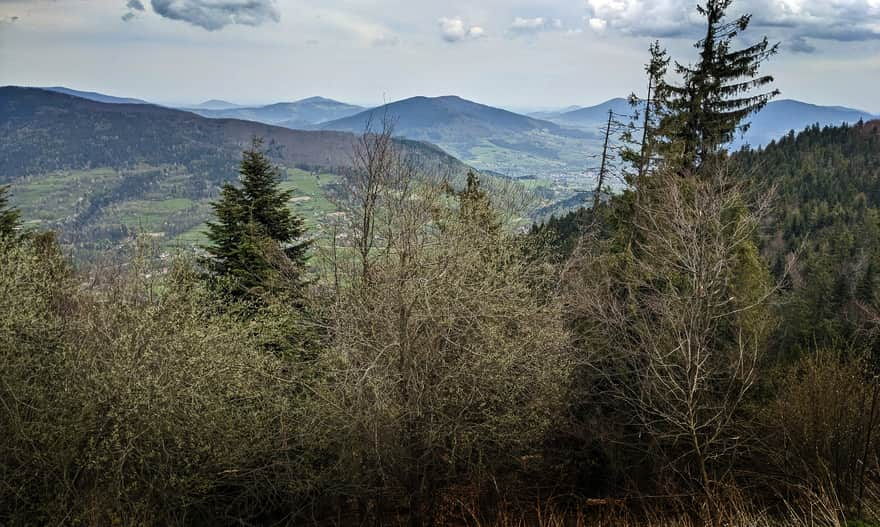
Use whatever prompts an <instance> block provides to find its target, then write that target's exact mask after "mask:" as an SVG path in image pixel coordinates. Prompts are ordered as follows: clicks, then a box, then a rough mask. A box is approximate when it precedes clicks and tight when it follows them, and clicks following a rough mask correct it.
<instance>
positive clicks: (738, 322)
mask: <svg viewBox="0 0 880 527" xmlns="http://www.w3.org/2000/svg"><path fill="white" fill-rule="evenodd" d="M640 206H641V207H642V210H640V211H639V215H638V218H639V220H640V221H639V223H638V224H637V225H636V229H637V231H638V232H637V234H638V235H637V237H636V241H635V243H634V246H633V247H632V251H631V252H624V253H618V254H614V255H613V256H612V254H613V253H609V252H607V251H605V252H602V251H597V250H596V249H595V247H594V246H592V245H591V244H590V243H585V244H583V247H584V249H583V250H582V252H581V255H580V256H579V257H578V258H576V259H575V260H574V261H573V263H572V268H571V269H570V270H569V271H568V275H569V277H570V283H571V285H572V289H571V291H570V294H569V305H570V308H571V313H572V316H573V318H574V319H575V320H577V321H578V322H579V326H580V327H581V328H582V333H581V336H582V338H583V346H584V348H585V350H586V353H587V362H588V363H589V364H592V365H594V374H595V376H596V377H597V378H599V379H601V383H600V384H601V385H602V386H604V387H605V388H606V389H608V390H609V391H610V392H611V394H612V395H613V396H614V397H615V399H616V400H617V401H618V402H619V403H621V407H622V408H624V409H626V411H627V416H626V417H625V420H627V421H629V422H630V423H634V424H635V425H636V426H637V427H638V428H639V430H641V431H642V433H645V434H647V435H648V436H649V437H650V438H651V440H652V441H653V442H654V445H655V447H656V448H658V449H659V452H655V453H656V454H661V455H662V456H663V458H665V459H667V460H668V463H669V466H670V467H672V468H674V469H676V470H677V471H679V472H680V473H681V474H682V475H683V476H684V477H685V479H686V480H688V481H694V482H699V485H700V486H701V487H702V488H703V489H704V490H705V491H706V492H707V493H708V492H711V488H712V487H713V484H714V483H715V482H716V481H717V478H718V477H721V476H723V472H724V470H725V469H726V468H727V467H728V466H729V465H728V462H729V460H730V459H731V456H732V455H733V454H734V453H735V452H737V451H738V449H739V448H740V447H741V446H742V445H741V441H740V438H739V436H738V434H737V431H736V430H735V427H734V426H733V425H734V421H735V418H736V416H737V413H738V411H739V409H740V407H741V404H742V402H743V400H744V398H745V397H746V395H747V394H748V392H749V390H750V389H751V388H752V386H753V385H754V382H755V380H756V376H757V364H758V361H759V358H760V356H761V353H762V351H763V349H764V344H765V342H764V341H765V339H766V336H767V334H768V331H769V329H770V323H771V317H770V316H769V314H768V311H767V310H766V306H767V301H768V299H769V297H770V295H771V293H772V292H773V290H774V286H773V285H772V284H771V283H770V280H769V278H768V274H767V273H766V271H765V269H764V267H763V264H762V262H761V261H760V258H759V257H758V255H757V250H756V248H755V245H754V244H753V243H752V239H753V236H754V234H755V231H756V229H757V228H758V226H759V222H760V218H761V217H762V215H763V214H765V213H766V211H767V208H768V206H769V200H766V199H764V200H761V201H755V202H751V203H750V202H748V201H747V200H746V193H745V192H744V191H743V188H742V187H741V186H740V185H738V184H735V183H734V182H733V180H732V179H731V178H729V177H727V176H726V175H725V174H724V171H723V169H719V170H718V171H717V172H716V173H715V177H713V178H711V179H710V178H704V179H703V180H699V181H697V180H681V179H680V178H679V179H678V180H676V178H666V179H665V180H664V181H663V182H662V184H661V185H658V186H657V189H656V190H655V192H654V193H652V194H651V195H650V196H648V198H647V199H643V200H642V202H641V205H640ZM590 247H593V248H592V249H591V248H590Z"/></svg>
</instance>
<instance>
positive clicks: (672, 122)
mask: <svg viewBox="0 0 880 527" xmlns="http://www.w3.org/2000/svg"><path fill="white" fill-rule="evenodd" d="M732 3H733V0H708V1H707V2H706V4H705V5H704V6H702V5H701V6H697V11H698V12H699V13H700V14H701V15H702V16H703V17H705V19H706V36H705V37H704V38H702V39H701V40H699V41H698V42H697V43H696V44H695V45H694V47H696V48H697V49H699V50H700V59H699V61H698V62H697V64H696V65H683V64H680V63H678V62H676V63H675V72H676V73H677V74H678V75H679V76H680V77H681V80H682V84H681V85H680V86H676V85H673V84H666V83H661V84H660V85H659V86H658V94H660V95H662V97H661V98H667V99H668V102H667V104H668V108H667V112H665V113H666V115H665V116H664V118H663V120H662V122H661V135H663V136H665V140H666V141H665V148H664V150H665V152H664V157H665V159H666V161H668V162H673V163H676V164H677V165H678V166H679V168H680V169H681V170H682V171H684V172H689V171H692V170H694V169H696V168H699V167H700V166H701V165H702V164H703V163H704V162H705V161H706V160H708V159H710V158H711V157H713V156H714V155H716V154H717V153H718V152H719V151H720V149H721V148H722V147H723V146H724V145H725V144H726V143H728V142H730V141H731V140H732V139H733V138H734V136H735V134H736V132H737V130H739V131H742V132H745V131H746V130H747V129H748V124H743V120H744V119H745V118H746V117H748V116H749V115H751V114H752V113H755V112H757V111H759V110H761V109H762V108H763V107H764V106H765V105H766V104H767V103H768V102H769V101H770V100H771V99H773V98H774V97H775V96H777V95H778V94H779V91H778V90H772V91H767V92H762V93H757V94H754V90H757V89H760V88H763V87H765V86H767V85H769V84H770V83H772V82H773V77H772V76H770V75H759V69H760V67H761V65H762V64H763V62H764V61H765V60H767V59H768V58H769V57H771V56H772V55H774V54H775V53H776V52H777V51H778V49H779V44H774V45H772V46H771V45H770V44H769V42H768V41H767V38H766V37H764V38H763V39H761V40H760V41H759V42H757V43H755V44H752V45H750V46H747V47H745V48H743V49H733V41H734V39H735V38H736V37H737V36H738V35H739V34H740V33H742V32H743V31H745V30H746V29H747V28H748V26H749V22H750V21H751V15H750V14H746V15H742V16H740V17H739V18H737V19H735V20H733V21H728V20H727V19H726V11H727V9H728V8H729V7H730V5H731V4H732Z"/></svg>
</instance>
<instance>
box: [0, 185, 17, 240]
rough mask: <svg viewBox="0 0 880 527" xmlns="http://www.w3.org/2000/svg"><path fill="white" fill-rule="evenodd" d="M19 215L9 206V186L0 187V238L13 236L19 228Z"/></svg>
mask: <svg viewBox="0 0 880 527" xmlns="http://www.w3.org/2000/svg"><path fill="white" fill-rule="evenodd" d="M20 220H21V213H20V212H19V211H18V209H16V208H15V207H13V206H12V205H10V204H9V186H8V185H6V186H0V238H8V237H11V236H13V235H15V233H16V231H17V230H18V228H19V227H20V226H21V221H20Z"/></svg>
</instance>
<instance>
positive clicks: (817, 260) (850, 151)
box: [733, 123, 880, 357]
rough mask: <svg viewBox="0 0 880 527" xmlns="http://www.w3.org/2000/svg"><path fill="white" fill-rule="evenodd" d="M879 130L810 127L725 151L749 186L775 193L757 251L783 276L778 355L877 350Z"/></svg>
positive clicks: (777, 335) (858, 127)
mask: <svg viewBox="0 0 880 527" xmlns="http://www.w3.org/2000/svg"><path fill="white" fill-rule="evenodd" d="M878 128H880V127H878V126H876V125H875V124H871V123H869V124H861V125H857V126H855V127H848V126H843V127H835V128H825V129H820V128H818V127H811V128H809V129H807V130H805V131H803V132H801V133H800V134H798V135H796V136H795V135H794V134H793V133H792V134H790V135H789V136H787V137H785V138H783V139H781V140H780V141H778V142H774V143H771V144H770V145H769V146H768V147H767V148H766V149H764V150H758V151H752V150H745V151H742V152H738V153H737V154H735V155H734V156H733V162H734V163H735V164H736V165H738V167H739V168H738V170H741V171H742V173H743V174H745V175H746V176H747V177H748V178H749V179H750V180H751V181H753V182H754V184H755V186H756V187H759V188H774V189H775V192H776V207H775V208H776V212H775V214H774V218H773V222H772V223H771V224H769V225H768V226H767V227H768V229H767V233H766V236H765V237H764V239H763V242H762V247H761V249H762V253H763V256H764V257H765V258H766V259H767V261H769V262H770V263H771V267H772V268H773V269H774V272H775V275H776V278H777V279H781V278H786V286H787V287H786V291H785V296H784V299H783V302H782V303H781V305H780V308H779V316H780V317H781V318H782V320H783V323H782V325H781V326H780V328H779V330H778V331H777V333H776V335H775V340H776V343H777V345H776V348H777V349H779V350H780V355H783V356H788V357H796V356H797V355H799V354H800V353H803V352H806V351H808V350H810V349H812V348H813V347H814V346H816V345H819V346H834V345H837V344H838V343H841V342H844V343H852V344H858V345H863V346H866V347H869V348H874V349H875V350H877V349H878V335H877V332H876V331H875V330H874V320H875V319H876V317H875V313H876V312H877V310H878V308H880V304H878V300H880V298H878V294H880V289H878V287H880V284H878V282H877V278H876V271H877V265H878V263H880V260H878V258H880V193H878V192H877V188H878V185H880V169H878V166H880V129H878Z"/></svg>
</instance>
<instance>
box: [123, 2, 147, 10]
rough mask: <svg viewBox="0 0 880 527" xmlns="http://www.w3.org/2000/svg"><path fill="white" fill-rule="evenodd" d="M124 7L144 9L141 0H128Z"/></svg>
mask: <svg viewBox="0 0 880 527" xmlns="http://www.w3.org/2000/svg"><path fill="white" fill-rule="evenodd" d="M125 7H127V8H129V9H134V10H135V11H143V10H144V4H142V3H141V0H128V3H127V4H125Z"/></svg>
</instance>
